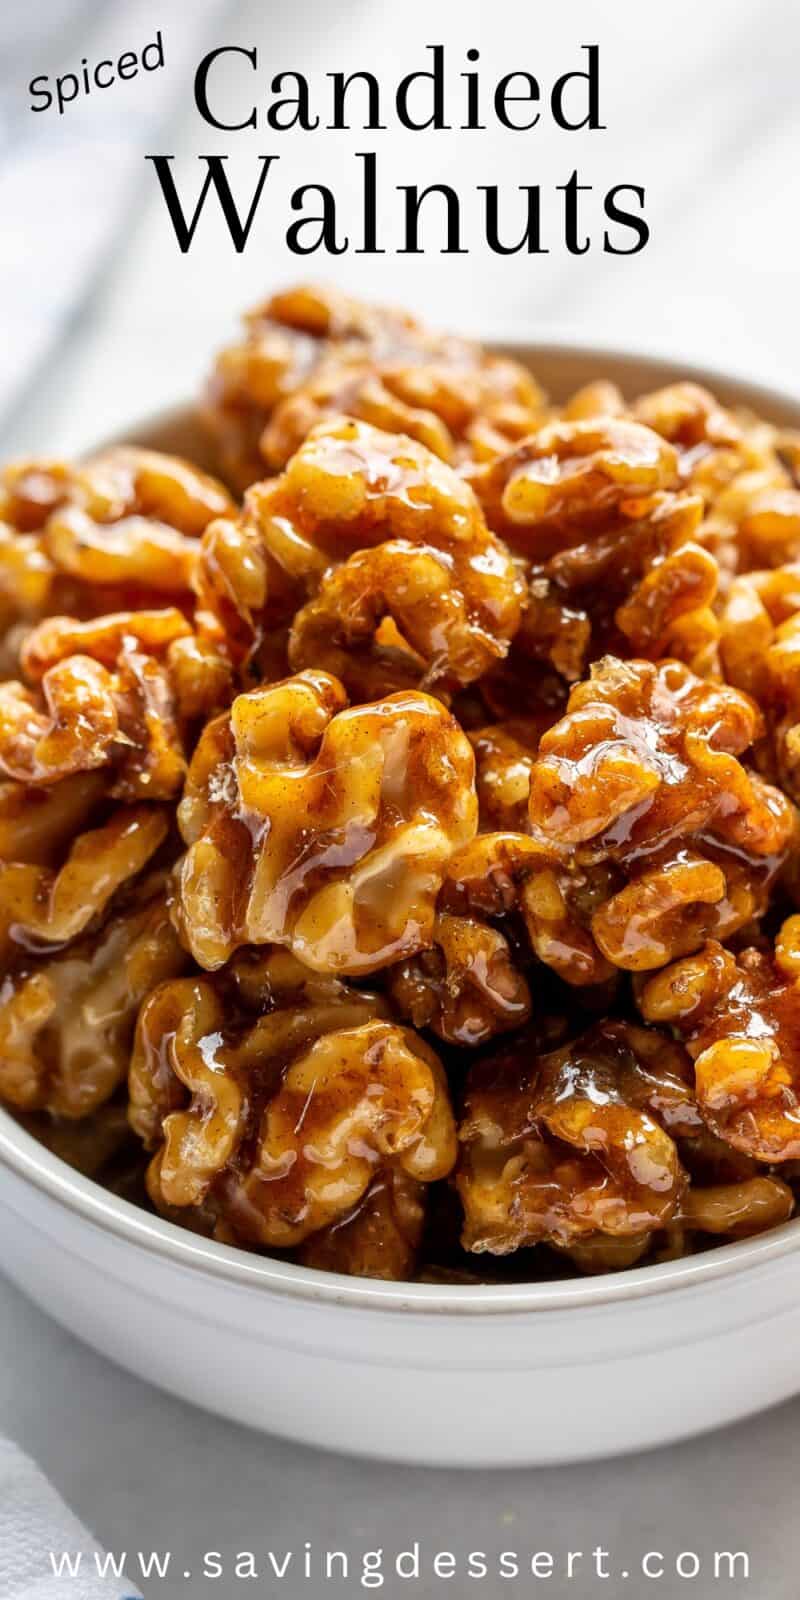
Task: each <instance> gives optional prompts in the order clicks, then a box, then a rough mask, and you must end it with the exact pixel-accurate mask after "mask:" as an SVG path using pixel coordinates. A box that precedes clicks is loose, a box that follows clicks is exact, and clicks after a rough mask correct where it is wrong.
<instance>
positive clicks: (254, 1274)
mask: <svg viewBox="0 0 800 1600" xmlns="http://www.w3.org/2000/svg"><path fill="white" fill-rule="evenodd" d="M492 347H493V348H494V349H496V350H497V351H498V352H499V353H501V354H507V355H510V356H513V357H514V358H515V359H517V360H521V361H523V362H525V363H527V364H528V365H529V366H530V368H531V370H532V371H533V372H534V373H535V375H536V377H537V379H538V380H539V382H540V383H541V384H542V385H543V387H544V389H545V390H546V391H547V393H548V394H549V395H550V396H552V398H553V399H555V400H562V399H565V398H566V397H567V396H568V395H569V394H571V393H572V392H574V390H575V389H577V388H579V387H581V386H582V385H583V384H585V383H588V382H591V381H592V380H593V379H595V378H608V379H610V380H611V381H612V382H615V383H617V384H618V386H619V387H620V389H621V390H622V392H623V394H625V395H626V396H633V395H636V394H640V393H642V392H645V391H647V390H649V389H654V388H657V387H659V386H661V385H663V384H665V383H669V382H673V381H675V380H676V379H679V378H689V379H691V380H692V381H694V382H696V383H700V384H703V385H704V386H706V387H708V388H710V389H712V390H713V391H714V393H715V394H716V395H717V397H718V398H719V399H720V400H721V401H723V403H725V404H728V405H731V406H737V407H744V408H745V409H747V410H752V411H754V412H758V413H759V414H760V415H762V416H764V417H766V418H767V419H769V420H771V421H774V422H777V423H780V424H781V425H783V426H790V427H796V428H800V399H798V398H795V397H794V396H793V395H791V394H789V393H787V392H786V391H785V390H781V389H779V388H773V387H771V386H768V385H764V384H761V383H753V382H751V381H749V380H748V379H747V378H745V377H741V376H737V375H736V374H734V373H731V372H730V370H728V371H717V370H715V369H711V368H708V367H697V366H695V365H694V364H693V363H692V362H691V361H683V360H681V359H680V358H671V359H666V358H664V357H663V356H658V355H647V354H632V353H630V352H628V351H622V350H615V349H607V348H605V347H603V346H592V345H586V344H585V343H575V344H572V343H563V342H562V343H559V344H557V345H556V344H552V345H548V344H530V343H526V342H524V341H518V342H514V343H510V342H509V341H508V340H507V339H504V340H503V341H497V342H495V343H494V344H493V346H492ZM119 443H128V444H138V445H143V446H148V447H150V448H153V449H158V450H166V451H171V452H173V453H175V454H178V455H185V456H188V457H189V458H190V459H191V460H193V461H195V462H197V463H198V465H200V466H205V467H207V468H208V469H209V470H211V471H213V470H214V462H213V458H212V456H211V454H210V449H209V441H208V437H207V434H206V432H205V430H204V428H203V425H202V423H201V421H200V419H199V418H198V416H197V414H196V411H195V409H194V407H193V406H192V405H181V406H176V407H174V408H172V409H169V410H165V411H162V412H159V413H155V414H154V415H152V416H150V417H145V418H143V419H141V420H137V421H134V422H132V424H131V426H130V428H129V429H127V430H126V432H125V434H124V435H120V434H117V435H115V436H114V437H113V439H104V440H102V441H101V445H102V446H106V445H109V444H119ZM86 448H87V450H88V449H92V450H95V449H97V448H98V441H97V440H89V439H87V441H86ZM0 1162H2V1163H4V1164H5V1165H7V1166H8V1167H10V1168H11V1169H12V1170H13V1171H15V1172H16V1173H17V1174H18V1175H19V1176H22V1177H24V1178H25V1179H26V1180H27V1181H29V1182H31V1183H33V1184H34V1185H35V1186H36V1188H37V1189H39V1190H41V1191H44V1192H45V1193H47V1194H48V1195H49V1196H50V1197H51V1198H53V1199H55V1200H56V1201H57V1202H58V1203H59V1204H62V1205H65V1206H67V1207H69V1209H70V1210H72V1211H73V1212H78V1213H79V1214H80V1215H82V1216H83V1217H84V1218H85V1219H86V1220H87V1221H88V1222H90V1223H94V1224H95V1225H97V1226H100V1227H102V1228H103V1229H105V1230H110V1231H111V1232H113V1233H114V1234H116V1235H118V1236H120V1237H121V1238H125V1239H127V1240H129V1241H130V1242H132V1243H135V1244H138V1245H140V1246H143V1247H144V1248H146V1249H148V1250H150V1251H155V1252H156V1253H157V1254H159V1255H162V1256H167V1257H169V1258H171V1259H172V1260H174V1261H175V1262H176V1263H180V1264H182V1265H184V1266H189V1267H194V1268H196V1269H198V1270H201V1271H204V1272H206V1273H211V1274H212V1275H214V1276H215V1277H222V1278H225V1279H228V1280H233V1281H235V1282H238V1283H240V1284H250V1285H252V1286H253V1287H254V1288H256V1287H258V1286H259V1285H261V1286H262V1287H269V1288H270V1289H272V1290H276V1291H279V1292H281V1293H285V1294H289V1295H291V1296H293V1297H300V1298H305V1299H312V1300H317V1301H327V1302H339V1303H345V1304H349V1305H357V1304H361V1305H369V1306H371V1307H373V1308H381V1307H383V1308H385V1309H387V1310H390V1309H391V1310H397V1309H407V1310H409V1311H414V1312H417V1313H420V1312H423V1313H424V1312H430V1313H435V1314H437V1315H441V1314H442V1313H443V1312H451V1313H452V1312H458V1313H460V1314H467V1315H470V1314H475V1313H480V1314H484V1315H485V1314H487V1313H489V1314H491V1313H496V1314H500V1313H508V1312H514V1311H519V1312H531V1311H535V1310H539V1311H542V1312H544V1311H547V1310H548V1309H550V1310H561V1309H565V1308H566V1307H568V1306H579V1305H587V1306H588V1305H596V1304H598V1303H604V1302H608V1301H619V1300H630V1299H638V1298H641V1297H642V1296H647V1295H651V1294H655V1293H662V1292H663V1291H664V1290H665V1289H677V1288H680V1287H687V1286H689V1285H691V1284H693V1283H700V1282H707V1281H708V1280H710V1279H714V1278H718V1277H721V1276H727V1275H729V1274H730V1273H733V1272H740V1271H744V1270H746V1269H748V1268H750V1267H754V1266H757V1265H760V1264H762V1263H764V1262H766V1261H767V1260H769V1259H771V1258H772V1257H774V1256H778V1255H784V1254H785V1253H787V1251H790V1250H794V1249H797V1248H798V1247H800V1217H798V1218H797V1219H795V1220H794V1221H791V1222H787V1223H785V1224H783V1225H782V1226H781V1227H778V1228H774V1229H772V1230H771V1231H770V1232H768V1233H765V1234H761V1235H760V1236H758V1237H757V1238H754V1239H747V1240H742V1241H739V1242H737V1243H733V1244H726V1245H719V1246H717V1247H715V1248H714V1249H711V1250H709V1251H708V1252H707V1253H705V1254H703V1255H699V1256H694V1257H687V1258H685V1259H683V1260H680V1261H674V1262H664V1263H660V1264H658V1265H654V1266H645V1267H635V1268H632V1269H630V1270H628V1271H624V1272H620V1273H616V1274H607V1275H605V1276H603V1277H600V1278H574V1279H572V1278H571V1279H565V1280H562V1281H559V1282H555V1283H550V1282H548V1283H521V1284H488V1285H480V1286H478V1285H475V1286H473V1285H452V1286H451V1285H445V1286H440V1285H436V1284H420V1283H409V1284H395V1283H383V1282H380V1281H377V1280H366V1279H353V1278H347V1277H344V1276H342V1275H340V1274H338V1273H328V1272H317V1271H314V1270H312V1269H310V1268H304V1267H298V1266H295V1265H294V1264H293V1263H291V1262H281V1261H279V1260H275V1259H274V1258H272V1257H264V1256H255V1255H251V1254H249V1253H248V1252H245V1251H242V1250H237V1249H235V1248H233V1247H231V1246H229V1245H218V1244H215V1243H214V1242H213V1241H209V1240H205V1239H202V1238H200V1237H199V1236H197V1235H195V1234H191V1233H188V1232H186V1231H184V1230H183V1229H180V1228H178V1227H175V1226H174V1225H173V1224H171V1223H169V1222H165V1221H164V1220H163V1219H162V1218H160V1217H154V1216H151V1215H150V1214H149V1213H147V1212H145V1211H142V1210H140V1209H139V1208H138V1207H136V1206H134V1205H131V1204H130V1203H129V1202H128V1201H126V1200H121V1199H119V1198H118V1197H117V1196H116V1195H113V1194H110V1193H107V1192H106V1191H105V1190H103V1189H102V1188H101V1187H100V1186H99V1185H98V1184H96V1183H94V1182H92V1181H91V1180H90V1179H87V1178H84V1177H82V1176H81V1175H80V1174H79V1173H76V1172H73V1171H72V1170H71V1169H70V1168H69V1167H67V1166H66V1165H65V1164H64V1163H63V1162H62V1161H60V1160H59V1159H58V1157H57V1156H54V1155H53V1154H52V1153H51V1152H50V1151H49V1150H47V1149H45V1148H44V1146H42V1145H40V1144H38V1143H37V1142H36V1141H35V1140H34V1139H33V1138H31V1136H30V1135H29V1134H27V1133H26V1132H25V1131H24V1130H23V1129H22V1128H20V1126H19V1125H18V1124H17V1123H16V1122H15V1120H14V1118H13V1117H11V1116H10V1115H9V1113H8V1112H6V1111H4V1110H3V1109H2V1107H0Z"/></svg>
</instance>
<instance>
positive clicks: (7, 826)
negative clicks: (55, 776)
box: [0, 772, 106, 866]
mask: <svg viewBox="0 0 800 1600" xmlns="http://www.w3.org/2000/svg"><path fill="white" fill-rule="evenodd" d="M105 787H106V786H105V783H104V782H103V778H102V775H101V774H100V773H99V772H81V773H76V775H75V776H74V777H72V778H62V780H61V782H60V783H54V784H51V785H50V786H49V788H44V789H37V788H31V787H30V786H28V785H27V784H23V783H15V782H14V780H13V779H10V780H8V781H6V782H3V781H0V862H2V861H25V862H33V863H36V864H38V865H40V866H54V865H56V863H57V862H58V861H59V860H60V859H62V856H63V851H64V849H65V848H66V846H67V845H69V844H70V843H71V842H72V841H73V840H74V838H75V836H76V834H78V833H79V832H81V831H82V829H83V828H85V827H86V826H87V825H88V822H89V819H90V818H91V816H92V814H93V812H94V811H95V809H96V808H97V806H98V805H99V802H100V801H101V800H102V798H103V797H104V795H105Z"/></svg>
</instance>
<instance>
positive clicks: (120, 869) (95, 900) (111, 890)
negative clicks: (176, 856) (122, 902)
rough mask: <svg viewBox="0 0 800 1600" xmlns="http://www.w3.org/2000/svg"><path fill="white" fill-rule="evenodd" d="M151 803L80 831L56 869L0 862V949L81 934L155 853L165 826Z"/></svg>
mask: <svg viewBox="0 0 800 1600" xmlns="http://www.w3.org/2000/svg"><path fill="white" fill-rule="evenodd" d="M168 826H169V824H168V821H167V816H166V813H165V812H164V811H162V810H159V809H156V807H154V806H130V807H122V808H120V809H119V810H118V811H117V812H115V813H114V815H113V816H112V817H111V819H110V820H109V821H108V822H105V823H104V824H103V826H102V827H100V828H94V829H92V830H91V831H90V832H88V833H81V834H79V835H78V837H77V839H76V840H75V842H74V844H73V845H72V848H71V850H70V852H69V855H68V856H67V859H66V861H65V862H64V864H63V866H61V867H60V868H58V869H57V870H55V869H53V868H51V867H46V866H41V865H38V864H36V863H33V862H24V861H6V862H0V950H2V956H3V960H4V962H6V963H7V962H8V961H9V960H10V959H11V957H12V955H13V954H14V953H15V952H16V953H17V954H19V953H20V952H21V951H24V950H27V951H36V950H42V949H46V948H47V946H48V945H51V946H52V945H65V944H68V943H70V941H71V940H73V939H76V938H77V937H78V936H79V934H81V933H83V932H84V931H85V930H86V929H87V928H88V927H89V925H90V923H91V922H92V921H93V920H94V919H95V918H97V917H98V916H99V915H100V913H101V912H103V911H104V910H105V908H106V906H107V905H108V904H109V901H110V900H111V899H112V896H113V895H115V894H116V893H117V891H118V890H119V889H120V888H121V887H122V886H123V885H124V884H126V883H128V882H130V881H131V880H132V879H133V878H135V877H136V876H137V874H138V873H139V872H141V871H142V869H143V868H144V867H145V866H146V865H147V863H148V862H149V861H150V860H151V859H152V857H153V856H154V855H155V853H156V851H157V850H158V849H159V847H160V846H161V845H162V844H163V842H164V840H165V838H166V836H167V830H168Z"/></svg>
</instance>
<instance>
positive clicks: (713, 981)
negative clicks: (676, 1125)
mask: <svg viewBox="0 0 800 1600" xmlns="http://www.w3.org/2000/svg"><path fill="white" fill-rule="evenodd" d="M799 980H800V918H798V917H790V918H789V919H788V921H787V922H785V923H784V924H783V927H782V929H781V932H780V934H779V935H778V938H777V940H776V943H775V949H774V952H773V953H772V954H769V953H767V952H766V951H764V950H760V949H750V950H745V951H743V953H742V954H741V955H739V956H734V955H733V954H732V953H731V952H730V951H728V950H724V949H723V947H722V945H720V944H719V943H717V942H716V941H714V940H709V941H708V942H707V943H706V945H705V946H704V947H703V949H702V950H699V951H698V952H697V954H695V955H692V956H688V957H686V958H685V959H684V960H682V961H676V962H675V963H674V964H673V965H672V966H670V967H667V968H666V970H665V971H664V972H660V973H658V974H657V975H656V976H655V977H652V978H650V979H649V980H648V981H647V982H646V983H643V984H642V985H641V988H640V991H639V1005H640V1007H641V1010H642V1014H643V1015H644V1016H645V1017H646V1018H648V1019H649V1020H654V1021H657V1022H665V1023H669V1024H671V1025H672V1027H673V1028H674V1029H675V1030H676V1031H677V1032H678V1033H679V1034H680V1035H681V1036H682V1037H683V1038H684V1039H685V1040H686V1045H687V1049H688V1050H689V1053H690V1055H691V1056H692V1058H693V1060H694V1064H695V1080H696V1093H697V1103H698V1106H699V1108H700V1111H701V1113H702V1115H703V1118H704V1120H705V1121H706V1123H707V1124H708V1126H709V1128H710V1129H711V1130H712V1132H713V1133H715V1134H716V1135H717V1136H718V1137H719V1138H720V1139H723V1140H724V1141H725V1142H726V1143H727V1144H729V1145H732V1146H733V1148H734V1149H735V1150H741V1151H743V1152H744V1153H745V1154H746V1155H750V1156H754V1157H755V1159H756V1160H757V1161H766V1162H770V1163H772V1162H781V1161H796V1160H797V1159H798V1156H800V1045H799V1044H798V1041H799V1040H800V988H798V981H799Z"/></svg>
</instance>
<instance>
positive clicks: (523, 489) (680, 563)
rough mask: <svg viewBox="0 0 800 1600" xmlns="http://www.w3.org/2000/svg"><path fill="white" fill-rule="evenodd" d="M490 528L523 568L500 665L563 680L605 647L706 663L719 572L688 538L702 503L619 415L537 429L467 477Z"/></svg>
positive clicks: (672, 459) (668, 452) (712, 645)
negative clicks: (521, 593)
mask: <svg viewBox="0 0 800 1600" xmlns="http://www.w3.org/2000/svg"><path fill="white" fill-rule="evenodd" d="M471 478H472V481H473V484H474V487H475V489H476V491H477V493H478V497H479V499H481V501H482V503H483V505H484V509H485V511H486V514H487V519H488V521H489V524H490V526H492V527H494V528H495V530H496V531H497V532H499V533H501V534H502V535H503V537H504V538H505V539H506V541H507V542H508V543H509V545H510V546H511V548H512V550H514V551H516V552H517V553H518V555H519V557H521V558H525V562H526V568H525V571H526V579H527V603H526V607H525V612H524V615H523V620H522V624H521V627H520V629H519V631H518V633H517V634H516V637H515V640H514V643H513V646H512V651H511V656H510V659H509V663H508V670H509V675H510V677H511V678H512V681H513V680H514V678H515V677H516V678H517V679H519V677H520V676H522V674H523V673H524V674H526V675H527V674H528V673H529V671H530V668H531V665H532V664H533V665H534V666H536V665H537V664H540V665H543V666H549V667H551V668H552V669H554V670H555V671H556V672H558V673H559V674H560V675H561V676H562V677H563V678H565V679H566V681H567V682H574V681H575V680H576V679H578V678H580V677H582V676H583V674H584V672H585V671H586V668H587V666H588V663H589V661H590V660H591V659H593V658H594V657H596V656H598V655H603V654H604V653H606V652H609V651H610V652H613V653H617V654H620V655H629V654H635V655H639V656H647V657H649V658H651V659H654V660H656V659H658V658H660V657H661V656H664V655H671V656H675V657H676V658H678V659H680V660H685V661H686V662H687V664H689V665H691V666H693V667H695V668H696V669H697V670H698V671H706V670H708V669H709V668H711V667H713V666H714V665H715V662H716V644H717V638H718V635H719V624H718V621H717V618H716V615H715V611H714V601H715V597H716V593H717V585H718V579H719V571H718V567H717V564H716V561H715V559H714V557H713V555H712V554H711V553H710V552H709V551H708V550H706V549H704V548H703V547H702V545H701V543H699V542H698V539H699V535H700V521H701V517H702V512H703V502H702V500H701V498H700V497H699V496H698V495H687V494H685V493H676V492H675V491H676V490H678V489H679V488H680V480H679V476H678V461H677V456H676V454H675V452H674V450H673V449H672V447H671V446H670V445H666V444H664V442H663V441H662V440H660V439H659V437H658V435H657V434H655V433H653V432H651V431H650V430H648V429H646V428H643V427H641V426H640V425H639V424H637V423H632V422H630V421H629V420H627V419H625V418H622V419H615V418H613V417H602V416H600V417H592V418H589V419H587V420H582V421H576V422H569V421H560V422H558V423H552V424H548V425H547V426H546V427H545V428H543V429H541V430H540V432H539V433H538V434H536V435H534V437H533V438H531V439H527V440H525V441H524V442H523V444H521V445H519V446H518V447H517V448H516V449H515V450H513V451H509V452H507V453H506V455H505V456H502V457H499V458H498V459H497V460H496V461H495V462H493V463H492V464H491V466H489V467H486V468H477V469H475V470H474V471H473V472H472V473H471Z"/></svg>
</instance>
